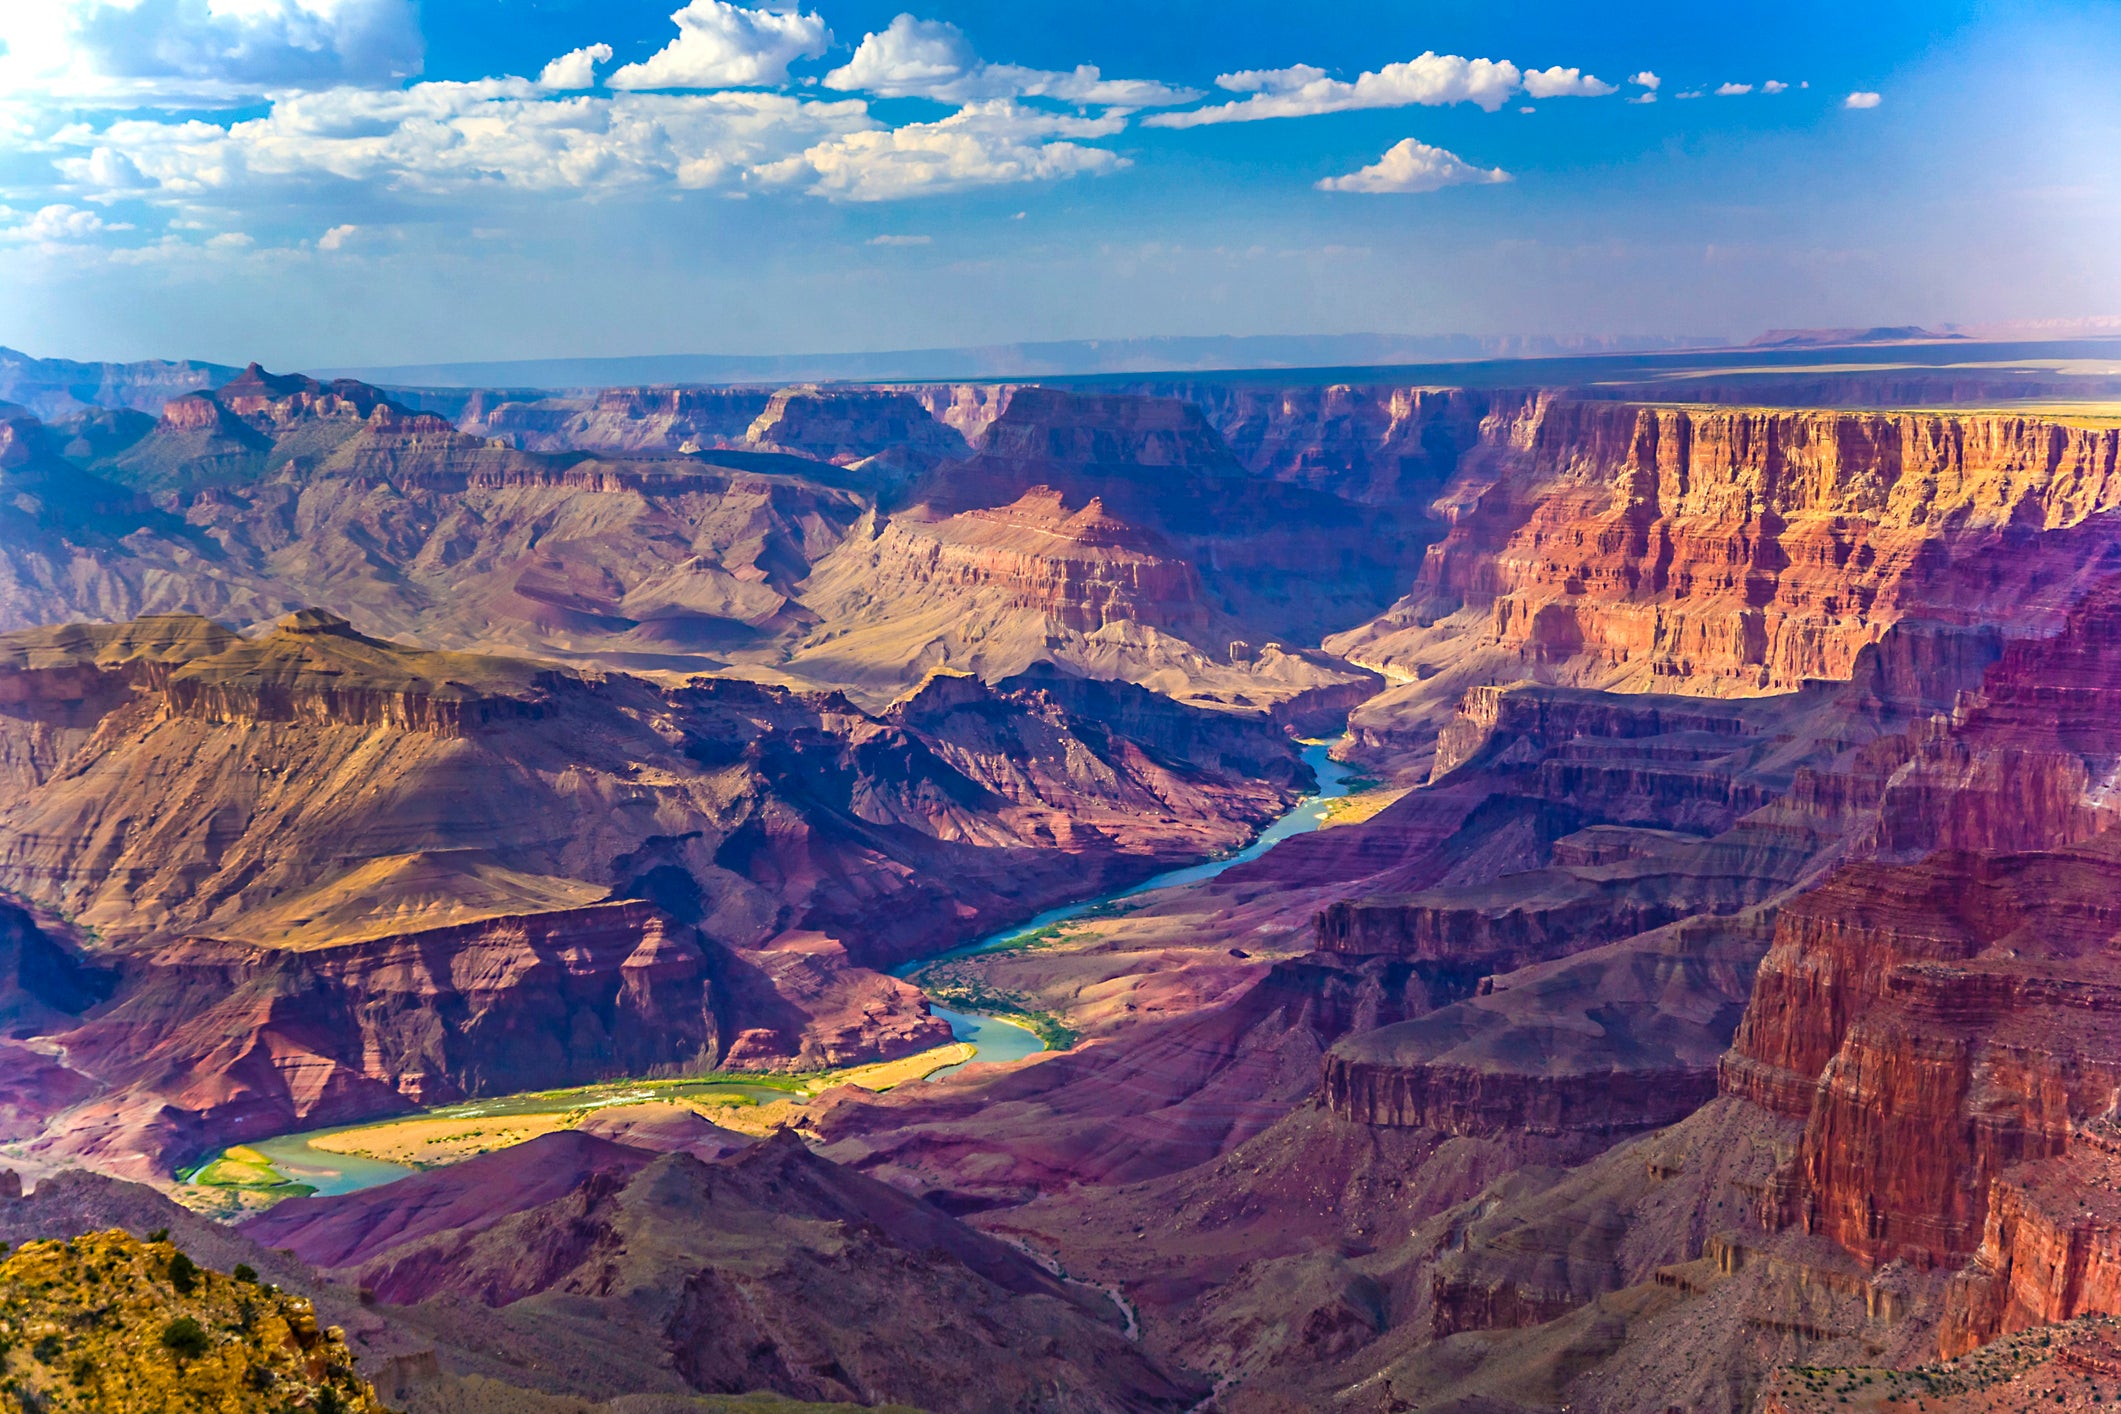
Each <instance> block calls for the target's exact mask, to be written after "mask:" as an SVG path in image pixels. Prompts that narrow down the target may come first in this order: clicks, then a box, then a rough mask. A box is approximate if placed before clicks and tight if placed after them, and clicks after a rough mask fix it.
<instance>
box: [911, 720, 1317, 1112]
mask: <svg viewBox="0 0 2121 1414" xmlns="http://www.w3.org/2000/svg"><path fill="white" fill-rule="evenodd" d="M1333 746H1334V743H1332V742H1330V741H1314V742H1306V743H1305V744H1304V752H1303V757H1304V764H1306V765H1308V766H1309V767H1310V768H1311V770H1312V773H1313V774H1314V775H1316V776H1317V777H1318V790H1317V792H1316V793H1315V794H1312V795H1307V796H1305V797H1304V798H1303V799H1302V800H1300V801H1298V802H1297V803H1296V805H1295V806H1294V807H1293V808H1292V809H1291V810H1290V811H1289V813H1288V814H1286V815H1284V816H1282V817H1281V818H1280V819H1279V820H1276V821H1275V822H1274V823H1273V824H1271V825H1269V826H1267V828H1266V829H1265V830H1262V831H1261V832H1260V836H1259V838H1258V839H1256V840H1254V841H1252V843H1251V844H1249V845H1247V846H1245V848H1243V849H1241V850H1239V851H1238V852H1237V853H1235V854H1232V855H1228V856H1226V857H1224V858H1222V859H1212V860H1210V861H1208V862H1207V863H1206V864H1189V865H1187V866H1186V867H1185V868H1183V869H1172V870H1168V871H1166V872H1165V873H1162V874H1158V875H1156V876H1154V877H1153V878H1148V879H1144V880H1143V881H1142V882H1141V883H1139V884H1136V885H1134V886H1133V887H1132V888H1126V889H1119V890H1117V891H1115V892H1113V893H1109V894H1099V895H1098V896H1097V897H1096V898H1087V899H1079V900H1077V901H1076V902H1074V903H1069V904H1063V905H1061V906H1060V907H1059V908H1049V909H1047V910H1046V911H1045V912H1044V913H1041V914H1039V915H1038V916H1037V917H1036V918H1033V919H1032V920H1031V921H1030V922H1028V923H1020V924H1018V925H1017V926H1015V927H1014V928H1004V929H1003V930H1002V931H1001V932H999V933H990V934H989V935H988V936H986V937H984V938H981V939H980V940H979V941H977V942H973V943H967V944H965V945H964V946H963V947H959V948H952V949H951V950H950V951H948V952H944V953H937V954H935V955H934V956H932V957H924V958H922V959H920V960H919V961H918V962H909V963H907V964H906V965H905V966H903V967H900V968H898V969H896V970H895V971H894V972H893V974H892V975H893V976H897V977H906V976H910V975H911V974H913V973H915V972H918V971H920V970H921V969H922V968H924V967H928V966H931V965H932V964H934V963H938V962H948V961H949V960H950V959H952V958H956V957H970V956H971V955H972V954H974V953H982V952H990V951H992V950H993V949H995V948H1002V947H1007V946H1008V945H1009V944H1011V943H1013V942H1016V941H1017V940H1018V939H1020V938H1025V937H1028V936H1030V935H1031V934H1033V933H1036V932H1038V931H1039V930H1041V929H1044V928H1051V927H1053V926H1054V925H1055V924H1057V923H1069V922H1073V921H1074V920H1075V919H1077V918H1080V917H1082V916H1083V915H1084V914H1086V913H1088V912H1090V911H1091V910H1092V909H1097V908H1102V907H1104V906H1105V905H1106V904H1110V903H1116V902H1118V901H1119V900H1121V899H1129V898H1134V897H1136V896H1137V895H1140V894H1151V893H1155V892H1156V891H1157V890H1158V889H1175V888H1179V887H1181V886H1182V885H1185V884H1198V883H1200V882H1202V881H1203V880H1206V879H1212V878H1214V877H1215V876H1216V875H1217V874H1220V873H1222V872H1223V871H1224V870H1225V869H1234V868H1235V867H1237V866H1238V865H1240V864H1245V863H1249V862H1250V861H1252V860H1254V859H1257V858H1259V857H1260V856H1261V855H1263V854H1265V853H1266V852H1267V851H1268V850H1270V849H1272V848H1274V846H1276V845H1278V844H1280V843H1281V842H1282V841H1283V840H1285V839H1288V838H1289V837H1290V836H1292V835H1307V834H1309V833H1311V832H1312V831H1313V830H1316V829H1317V828H1319V827H1320V826H1321V825H1323V824H1325V822H1326V818H1327V816H1329V815H1330V814H1331V813H1332V812H1331V810H1329V809H1328V808H1327V804H1326V802H1328V801H1332V800H1338V799H1340V798H1341V797H1342V796H1344V795H1346V794H1347V793H1348V783H1349V782H1350V781H1351V780H1352V779H1353V778H1354V775H1355V772H1354V771H1353V770H1352V769H1351V768H1349V767H1347V766H1345V765H1342V764H1341V763H1340V762H1338V761H1335V760H1334V759H1333V758H1332V757H1331V756H1330V755H1328V754H1327V753H1329V752H1330V751H1332V749H1333ZM929 1010H931V1011H933V1012H934V1013H935V1014H936V1015H937V1016H940V1017H941V1018H942V1019H943V1020H945V1021H947V1022H949V1023H950V1029H951V1031H952V1032H954V1033H956V1036H957V1039H958V1040H960V1041H965V1042H968V1043H970V1044H971V1045H972V1046H973V1047H974V1048H975V1049H974V1051H973V1053H972V1057H971V1059H969V1060H966V1061H964V1062H962V1063H960V1064H958V1065H953V1066H948V1067H946V1068H944V1069H942V1070H939V1071H937V1072H935V1074H933V1075H931V1076H929V1077H928V1078H929V1079H930V1080H940V1079H942V1078H943V1077H944V1076H946V1075H950V1074H954V1073H955V1072H957V1071H960V1070H963V1069H964V1068H965V1066H968V1065H979V1064H981V1063H983V1062H985V1063H994V1062H1000V1061H1013V1060H1022V1059H1023V1058H1024V1057H1025V1056H1030V1055H1036V1054H1038V1053H1039V1052H1040V1051H1042V1050H1044V1049H1045V1048H1046V1045H1045V1042H1043V1041H1041V1040H1040V1039H1039V1038H1038V1036H1037V1034H1036V1033H1035V1032H1033V1031H1032V1030H1031V1029H1030V1028H1029V1027H1026V1026H1018V1025H1016V1024H1015V1023H1014V1022H1011V1021H1008V1020H1006V1019H1005V1018H1002V1017H997V1016H987V1015H983V1014H981V1013H978V1012H958V1011H946V1010H944V1009H943V1008H942V1007H930V1008H929Z"/></svg>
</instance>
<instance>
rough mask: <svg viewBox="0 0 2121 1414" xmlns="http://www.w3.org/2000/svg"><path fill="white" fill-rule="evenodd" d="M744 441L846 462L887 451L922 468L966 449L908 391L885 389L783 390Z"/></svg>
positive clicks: (768, 448) (758, 446)
mask: <svg viewBox="0 0 2121 1414" xmlns="http://www.w3.org/2000/svg"><path fill="white" fill-rule="evenodd" d="M744 445H745V446H747V447H750V448H753V449H756V450H758V451H763V452H791V453H793V454H795V455H797V456H807V457H815V458H817V459H818V460H819V461H827V462H832V463H834V464H836V465H847V464H849V463H852V462H858V461H863V460H865V459H867V458H870V457H877V456H884V455H887V454H888V455H889V456H890V457H892V458H893V459H894V460H896V461H897V462H898V463H899V464H900V465H902V466H904V467H907V468H926V467H930V466H933V465H934V464H935V463H937V462H939V461H948V460H951V459H953V458H959V457H963V456H965V455H967V453H968V452H969V451H970V450H971V449H970V448H969V447H968V446H967V445H966V443H965V439H964V437H963V436H962V435H960V434H959V432H958V431H957V430H956V429H954V428H951V427H948V426H945V425H944V424H943V423H940V422H938V421H936V420H935V418H933V417H931V416H930V415H929V412H928V409H927V408H926V407H925V406H923V405H922V403H921V401H920V399H918V398H916V397H914V396H913V395H912V394H911V393H903V392H896V391H892V390H889V389H873V390H872V389H846V390H839V389H821V388H783V389H781V390H780V391H779V392H777V393H775V394H774V395H773V397H772V398H771V399H770V400H769V401H768V402H767V404H766V407H765V409H764V410H763V411H762V412H760V413H759V415H758V417H757V419H756V420H755V421H753V422H752V424H751V425H750V427H748V428H746V429H745V432H744Z"/></svg>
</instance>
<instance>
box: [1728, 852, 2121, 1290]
mask: <svg viewBox="0 0 2121 1414" xmlns="http://www.w3.org/2000/svg"><path fill="white" fill-rule="evenodd" d="M2117 883H2121V862H2116V861H2115V860H2114V859H2113V858H2112V857H2111V854H2110V852H2108V851H2104V850H2103V849H2102V848H2101V847H2100V846H2099V845H2098V844H2093V845H2086V846H2079V847H2077V848H2075V849H2071V850H2064V851H2058V852H2054V853H2037V854H2020V855H1994V856H1989V855H1966V854H1958V853H1951V852H1946V853H1941V854H1938V855H1935V856H1932V857H1931V858H1930V859H1928V860H1926V861H1924V862H1923V863H1922V864H1919V865H1912V866H1900V867H1887V866H1852V867H1850V868H1847V869H1844V870H1842V871H1839V872H1837V874H1836V875H1835V876H1834V877H1833V878H1832V879H1831V880H1829V882H1828V883H1827V884H1826V885H1824V886H1822V887H1821V888H1820V889H1819V890H1817V891H1815V892H1813V893H1811V894H1809V895H1806V896H1805V897H1804V898H1802V899H1799V900H1797V901H1796V902H1795V903H1793V904H1791V905H1790V906H1788V907H1786V908H1785V909H1784V910H1783V912H1782V914H1781V916H1780V918H1779V920H1778V924H1777V933H1776V942H1775V946H1774V948H1773V949H1772V950H1771V951H1770V952H1769V954H1768V957H1767V960H1766V961H1765V962H1764V963H1763V965H1762V968H1761V974H1760V980H1759V982H1758V983H1757V985H1756V988H1755V993H1754V999H1753V1002H1752V1004H1751V1005H1750V1006H1749V1008H1748V1009H1747V1012H1746V1019H1745V1022H1744V1024H1743V1025H1742V1026H1741V1028H1740V1030H1739V1034H1738V1037H1737V1040H1736V1043H1735V1044H1734V1046H1733V1048H1732V1054H1731V1058H1730V1059H1729V1060H1728V1061H1727V1062H1726V1064H1725V1072H1724V1088H1725V1090H1726V1092H1727V1093H1733V1094H1738V1095H1742V1096H1744V1097H1746V1098H1748V1099H1750V1100H1752V1101H1754V1102H1755V1103H1759V1104H1763V1105H1767V1106H1771V1107H1774V1108H1777V1109H1778V1110H1780V1111H1781V1112H1783V1113H1794V1114H1803V1115H1805V1117H1806V1119H1807V1127H1806V1131H1805V1140H1804V1145H1803V1147H1802V1149H1801V1150H1800V1152H1799V1154H1798V1157H1797V1161H1796V1165H1795V1167H1794V1169H1793V1171H1792V1173H1791V1175H1790V1180H1789V1182H1790V1188H1789V1191H1788V1195H1787V1197H1786V1199H1785V1203H1786V1211H1787V1212H1788V1214H1789V1215H1790V1216H1791V1217H1793V1218H1795V1219H1798V1220H1801V1221H1802V1222H1803V1223H1804V1225H1805V1226H1806V1227H1807V1229H1808V1230H1811V1231H1816V1232H1819V1233H1821V1234H1823V1235H1825V1236H1827V1237H1830V1238H1832V1239H1833V1240H1834V1241H1835V1242H1836V1243H1838V1244H1840V1245H1841V1246H1843V1247H1844V1248H1846V1249H1847V1250H1849V1251H1851V1252H1853V1253H1855V1254H1856V1255H1857V1256H1858V1257H1860V1258H1862V1259H1863V1260H1865V1261H1868V1262H1872V1263H1877V1264H1882V1263H1884V1262H1888V1261H1892V1260H1895V1259H1896V1258H1898V1259H1905V1260H1908V1261H1911V1262H1915V1263H1917V1264H1920V1265H1927V1266H1936V1265H1946V1266H1951V1265H1957V1264H1959V1263H1961V1262H1964V1261H1965V1260H1967V1259H1968V1258H1970V1257H1971V1256H1973V1254H1974V1250H1975V1247H1976V1245H1977V1243H1978V1242H1979V1240H1980V1238H1981V1234H1982V1232H1983V1228H1984V1225H1985V1222H1986V1218H1987V1211H1988V1207H1989V1204H1990V1201H1991V1197H1990V1192H1991V1186H1992V1184H1993V1182H1994V1181H1995V1180H1996V1179H1997V1178H1998V1177H2000V1176H2001V1175H2002V1174H2003V1172H2004V1170H2006V1169H2008V1168H2009V1167H2010V1166H2011V1165H2013V1164H2017V1163H2021V1162H2026V1161H2032V1160H2038V1159H2043V1158H2048V1157H2053V1156H2055V1155H2059V1154H2061V1153H2063V1152H2064V1150H2065V1149H2066V1147H2067V1146H2068V1143H2069V1137H2070V1133H2071V1127H2072V1125H2073V1124H2074V1123H2075V1122H2077V1121H2078V1120H2080V1119H2085V1118H2090V1117H2094V1116H2097V1115H2100V1114H2104V1113H2105V1112H2106V1111H2107V1110H2108V1109H2109V1108H2110V1107H2111V1105H2112V1104H2113V1102H2114V1097H2115V1096H2116V1094H2121V1052H2117V1051H2115V1048H2114V1047H2113V1045H2112V1044H2111V1043H2110V1041H2109V1039H2108V1038H2107V1036H2106V1034H2105V1031H2106V1028H2105V1027H2104V1026H2103V1024H2102V1022H2101V1020H2100V1017H2101V1015H2102V1014H2103V1013H2104V1012H2105V1011H2106V1010H2108V1009H2110V1008H2111V1007H2113V1006H2115V1005H2121V976H2115V975H2111V974H2112V969H2111V967H2110V966H2109V965H2108V964H2107V962H2106V960H2105V952H2106V947H2105V943H2106V940H2107V939H2108V938H2110V937H2111V936H2112V934H2113V932H2114V931H2115V929H2116V927H2117V926H2121V912H2117V911H2116V909H2115V907H2114V906H2113V905H2112V902H2111V901H2112V899H2113V896H2114V889H2115V886H2116V884H2117Z"/></svg>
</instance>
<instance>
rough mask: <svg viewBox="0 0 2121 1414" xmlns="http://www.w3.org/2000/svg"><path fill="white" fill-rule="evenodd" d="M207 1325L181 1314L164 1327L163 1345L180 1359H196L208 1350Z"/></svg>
mask: <svg viewBox="0 0 2121 1414" xmlns="http://www.w3.org/2000/svg"><path fill="white" fill-rule="evenodd" d="M207 1344H208V1343H207V1339H206V1327H204V1326H202V1325H200V1324H199V1323H198V1322H197V1321H195V1320H193V1319H192V1318H191V1317H190V1316H179V1317H177V1319H176V1320H174V1321H171V1322H170V1323H169V1324H168V1325H166V1326H164V1327H163V1328H162V1347H163V1349H165V1350H167V1351H169V1352H170V1354H172V1355H174V1356H176V1357H177V1358H178V1359H179V1360H196V1359H198V1358H199V1357H200V1356H201V1355H204V1354H205V1353H206V1351H207Z"/></svg>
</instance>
